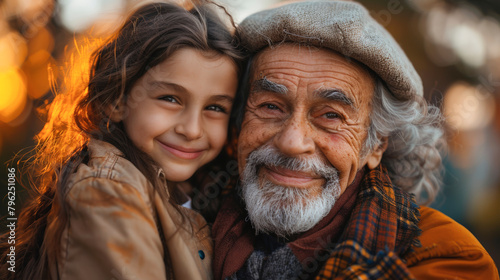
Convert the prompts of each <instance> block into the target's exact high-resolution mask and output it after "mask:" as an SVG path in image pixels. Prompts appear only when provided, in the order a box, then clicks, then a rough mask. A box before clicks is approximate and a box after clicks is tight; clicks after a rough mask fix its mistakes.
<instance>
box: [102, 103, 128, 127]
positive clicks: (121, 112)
mask: <svg viewBox="0 0 500 280" xmlns="http://www.w3.org/2000/svg"><path fill="white" fill-rule="evenodd" d="M125 107H126V106H125V104H124V102H123V101H121V100H120V101H115V102H113V104H110V105H109V106H108V108H106V115H107V116H108V118H109V119H110V120H111V121H112V122H115V123H119V122H121V121H122V120H123V118H124V117H125V109H126V108H125Z"/></svg>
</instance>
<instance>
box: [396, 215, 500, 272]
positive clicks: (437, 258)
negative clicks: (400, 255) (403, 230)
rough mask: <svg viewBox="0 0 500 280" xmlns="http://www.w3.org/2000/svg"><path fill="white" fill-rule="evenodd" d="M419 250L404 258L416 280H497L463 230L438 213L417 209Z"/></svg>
mask: <svg viewBox="0 0 500 280" xmlns="http://www.w3.org/2000/svg"><path fill="white" fill-rule="evenodd" d="M418 226H419V228H420V229H421V230H422V235H421V236H420V237H419V239H420V242H421V243H422V247H420V248H418V249H417V250H415V252H414V253H412V254H411V255H410V256H409V257H408V258H407V263H406V264H407V266H408V268H409V270H410V272H411V273H412V274H413V276H415V278H416V279H481V280H482V279H485V280H486V279H488V280H497V279H499V276H498V270H497V267H496V266H495V263H494V262H493V260H492V259H491V257H490V255H489V254H488V252H486V250H485V249H484V248H483V246H482V245H481V244H480V243H479V241H478V240H477V239H476V238H475V237H474V235H472V233H470V232H469V231H468V230H467V229H466V228H465V227H463V226H462V225H460V224H459V223H457V222H455V221H454V220H452V219H451V218H449V217H447V216H446V215H444V214H442V213H441V212H439V211H437V210H434V209H431V208H428V207H421V208H420V223H419V225H418Z"/></svg>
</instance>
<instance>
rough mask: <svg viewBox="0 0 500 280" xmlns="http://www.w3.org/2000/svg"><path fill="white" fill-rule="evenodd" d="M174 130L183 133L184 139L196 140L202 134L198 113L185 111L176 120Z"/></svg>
mask: <svg viewBox="0 0 500 280" xmlns="http://www.w3.org/2000/svg"><path fill="white" fill-rule="evenodd" d="M177 122H178V123H177V125H176V126H175V128H174V131H175V132H176V133H177V134H180V135H183V136H184V137H185V138H186V140H196V139H198V138H201V137H202V136H203V128H202V124H201V119H200V116H199V114H195V113H189V112H187V113H186V114H184V116H182V117H180V118H179V119H178V120H177Z"/></svg>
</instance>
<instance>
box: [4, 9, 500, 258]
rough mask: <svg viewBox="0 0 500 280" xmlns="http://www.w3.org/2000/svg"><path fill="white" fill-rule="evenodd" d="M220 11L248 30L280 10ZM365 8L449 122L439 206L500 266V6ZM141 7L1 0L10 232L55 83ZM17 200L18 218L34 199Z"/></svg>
mask: <svg viewBox="0 0 500 280" xmlns="http://www.w3.org/2000/svg"><path fill="white" fill-rule="evenodd" d="M179 1H180V0H179ZM219 2H220V3H221V4H223V5H224V6H226V7H227V8H228V10H229V12H230V13H231V14H232V15H233V16H234V18H235V20H236V22H240V21H241V20H242V19H243V18H245V17H246V16H247V15H249V14H251V13H253V12H256V11H258V10H261V9H265V8H268V7H271V6H273V5H276V4H278V3H279V2H280V1H279V0H253V1H244V0H225V1H222V0H220V1H219ZM359 2H361V3H363V4H364V5H365V6H366V7H367V8H368V10H369V11H370V13H371V14H372V16H373V17H374V18H375V19H376V20H377V21H379V22H380V23H381V24H382V25H383V26H385V27H386V28H387V29H388V30H389V32H390V33H391V34H392V35H393V36H394V37H395V39H396V40H397V41H398V42H399V43H400V44H401V46H402V48H403V49H404V50H405V52H406V53H407V55H408V56H409V58H410V60H411V61H412V62H413V64H414V65H415V68H416V69H417V71H418V72H419V73H420V75H421V77H422V80H423V82H424V90H425V96H426V98H427V99H428V100H429V101H431V102H432V103H433V104H435V105H437V106H439V107H441V109H442V110H443V112H444V114H445V116H446V119H447V136H446V137H447V141H448V144H449V150H448V152H447V154H446V155H445V166H446V173H445V176H444V187H443V190H442V192H441V193H440V195H439V197H438V199H437V201H436V202H434V203H433V204H432V207H434V208H436V209H439V210H441V211H442V212H444V213H445V214H447V215H448V216H450V217H452V218H453V219H455V220H456V221H458V222H459V223H461V224H462V225H464V226H465V227H467V228H468V229H469V230H470V231H471V232H472V233H474V234H475V235H476V237H477V238H478V239H479V240H480V241H481V243H482V244H483V245H484V247H485V248H486V249H487V250H488V252H489V253H490V254H491V255H492V257H493V259H494V260H495V262H496V263H497V264H498V263H500V238H499V236H500V1H499V0H482V1H474V0H467V1H466V0H370V1H368V0H361V1H359ZM141 3H144V1H138V0H58V1H54V0H0V161H1V163H2V167H1V168H0V182H1V183H0V187H1V190H0V195H1V197H0V198H1V201H2V203H1V204H0V205H1V209H0V214H1V215H0V217H2V221H1V223H2V224H3V223H4V220H5V218H3V217H4V215H5V214H6V208H7V206H6V202H7V199H6V194H7V178H8V177H7V168H8V167H16V164H15V162H9V160H10V159H12V158H13V156H14V155H15V154H16V153H24V152H26V151H27V150H29V148H30V147H33V145H34V144H35V142H34V136H35V135H36V134H37V133H38V132H39V131H40V130H41V129H42V127H43V120H42V119H41V118H40V116H39V114H38V113H37V108H39V107H40V106H42V105H44V104H47V103H48V102H50V100H51V99H52V98H53V93H52V90H51V82H50V79H49V78H50V77H51V76H58V75H59V76H64V75H68V74H70V73H67V72H61V70H60V69H63V68H61V66H62V65H64V64H65V63H66V62H68V61H70V62H71V57H70V56H69V54H70V53H72V52H73V51H74V50H75V45H76V46H81V45H84V44H85V42H87V41H88V40H89V38H98V39H99V38H106V37H107V36H109V35H110V34H111V33H113V32H114V31H115V30H116V29H117V28H118V27H119V26H120V24H121V23H122V21H123V19H124V16H125V15H126V14H127V13H128V12H130V10H131V9H133V8H135V7H137V6H138V5H140V4H141ZM76 51H77V52H78V51H79V49H78V48H76ZM71 63H83V64H84V63H87V61H72V62H71ZM23 149H24V150H23ZM16 191H17V203H16V210H18V209H20V206H19V205H20V204H21V203H22V200H23V197H24V195H25V191H23V189H22V188H21V187H20V186H18V187H17V190H16ZM4 208H5V209H4ZM2 231H3V230H2Z"/></svg>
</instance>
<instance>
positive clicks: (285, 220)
mask: <svg viewBox="0 0 500 280" xmlns="http://www.w3.org/2000/svg"><path fill="white" fill-rule="evenodd" d="M263 166H269V167H282V168H286V169H290V170H294V171H303V172H311V173H313V174H317V175H320V176H322V177H323V178H324V179H325V184H324V186H323V188H322V191H321V194H320V195H318V196H316V197H314V195H312V194H311V190H309V189H302V188H292V187H285V186H279V185H275V184H273V183H272V182H270V181H268V180H266V179H264V178H259V176H258V172H259V170H260V168H261V167H263ZM259 182H261V183H259ZM240 195H241V197H242V198H243V200H244V201H245V204H246V209H247V211H248V215H249V218H250V221H251V222H252V225H253V227H254V229H255V231H256V233H257V234H258V233H259V232H264V233H274V234H275V235H277V236H279V237H287V236H290V235H293V234H297V233H301V232H305V231H307V230H309V229H311V228H312V227H313V226H315V225H316V224H317V223H318V222H319V221H321V219H323V218H324V217H325V216H326V215H327V214H328V213H329V212H330V210H331V209H332V208H333V205H334V204H335V202H336V201H337V199H338V197H339V196H340V183H339V178H338V171H337V169H335V168H334V167H333V166H330V165H327V164H325V163H323V162H322V160H320V159H319V158H317V157H315V158H307V159H299V158H289V157H287V156H284V155H281V154H280V153H279V152H277V151H276V149H274V148H273V147H270V146H263V147H260V148H258V149H257V150H255V151H253V152H252V153H250V155H249V158H248V160H247V163H246V166H245V169H244V170H243V174H242V176H241V194H240Z"/></svg>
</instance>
